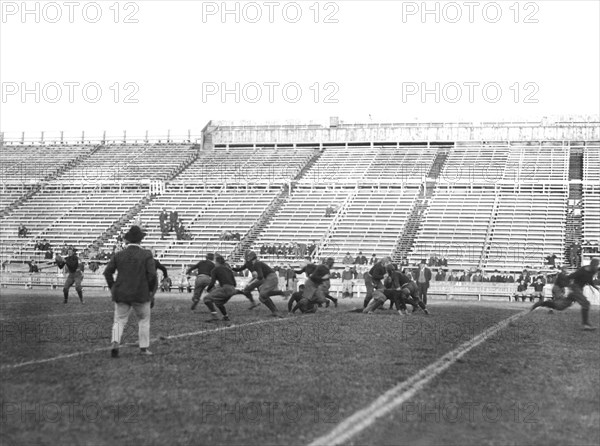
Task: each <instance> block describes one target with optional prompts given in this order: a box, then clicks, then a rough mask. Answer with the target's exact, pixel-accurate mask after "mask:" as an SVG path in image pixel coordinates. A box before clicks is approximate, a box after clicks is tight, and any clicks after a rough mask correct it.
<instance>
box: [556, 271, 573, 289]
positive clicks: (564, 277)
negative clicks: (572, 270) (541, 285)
mask: <svg viewBox="0 0 600 446" xmlns="http://www.w3.org/2000/svg"><path fill="white" fill-rule="evenodd" d="M554 286H557V287H559V288H565V287H568V286H569V275H568V274H566V273H563V272H560V273H558V275H557V276H556V280H555V281H554Z"/></svg>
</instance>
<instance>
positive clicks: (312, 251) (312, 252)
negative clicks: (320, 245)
mask: <svg viewBox="0 0 600 446" xmlns="http://www.w3.org/2000/svg"><path fill="white" fill-rule="evenodd" d="M316 250H317V244H316V243H315V241H314V240H313V241H312V242H311V244H310V245H308V255H309V256H311V257H312V256H313V255H315V251H316Z"/></svg>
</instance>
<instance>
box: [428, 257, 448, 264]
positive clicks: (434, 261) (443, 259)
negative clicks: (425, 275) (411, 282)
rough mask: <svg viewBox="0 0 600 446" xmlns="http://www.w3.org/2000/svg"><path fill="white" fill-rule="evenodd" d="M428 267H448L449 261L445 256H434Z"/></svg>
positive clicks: (430, 258) (430, 259)
mask: <svg viewBox="0 0 600 446" xmlns="http://www.w3.org/2000/svg"><path fill="white" fill-rule="evenodd" d="M427 266H448V259H447V258H446V257H444V256H441V257H438V256H437V254H436V255H432V256H431V257H429V260H428V261H427Z"/></svg>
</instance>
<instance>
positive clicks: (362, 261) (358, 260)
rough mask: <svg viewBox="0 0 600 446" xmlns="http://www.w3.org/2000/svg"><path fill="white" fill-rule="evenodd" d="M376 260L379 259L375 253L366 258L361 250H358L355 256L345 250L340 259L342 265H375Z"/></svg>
mask: <svg viewBox="0 0 600 446" xmlns="http://www.w3.org/2000/svg"><path fill="white" fill-rule="evenodd" d="M377 262H379V259H378V258H377V255H376V254H373V255H372V256H371V258H369V259H367V257H366V256H365V255H364V254H363V253H362V251H359V252H358V254H357V255H356V257H353V256H352V255H350V253H349V252H347V253H346V256H345V257H344V258H343V259H342V263H343V264H344V265H375V264H376V263H377Z"/></svg>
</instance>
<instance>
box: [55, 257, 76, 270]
mask: <svg viewBox="0 0 600 446" xmlns="http://www.w3.org/2000/svg"><path fill="white" fill-rule="evenodd" d="M56 264H57V265H58V267H59V268H63V267H64V266H65V265H67V269H68V270H69V272H70V273H74V272H76V271H77V269H79V259H78V258H77V256H76V255H75V254H73V255H72V256H69V257H65V259H64V261H62V262H61V261H58V260H57V261H56Z"/></svg>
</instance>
